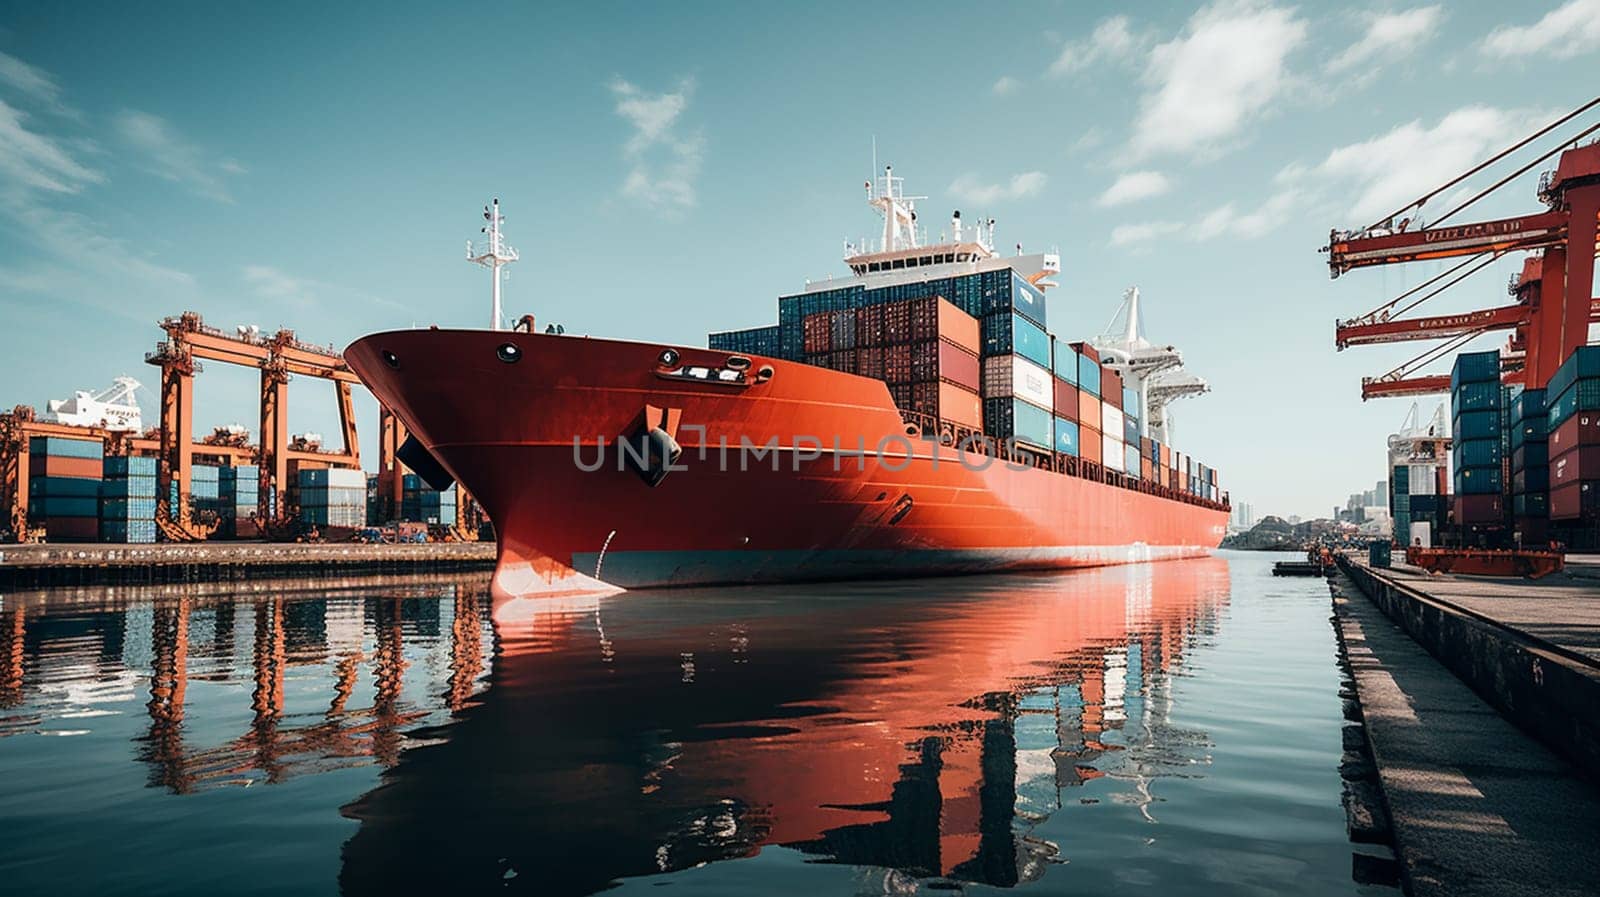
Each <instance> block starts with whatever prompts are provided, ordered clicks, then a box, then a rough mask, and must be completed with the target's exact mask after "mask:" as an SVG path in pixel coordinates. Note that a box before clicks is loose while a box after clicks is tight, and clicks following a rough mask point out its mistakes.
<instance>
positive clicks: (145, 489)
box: [100, 476, 156, 498]
mask: <svg viewBox="0 0 1600 897" xmlns="http://www.w3.org/2000/svg"><path fill="white" fill-rule="evenodd" d="M100 497H101V498H155V497H156V478H155V477H144V476H139V477H112V478H111V479H108V480H101V481H100Z"/></svg>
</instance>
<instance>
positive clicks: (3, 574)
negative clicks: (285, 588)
mask: <svg viewBox="0 0 1600 897" xmlns="http://www.w3.org/2000/svg"><path fill="white" fill-rule="evenodd" d="M494 561H495V545H494V543H493V542H430V543H423V544H405V545H365V544H360V543H355V542H321V543H315V542H314V543H267V542H199V543H194V544H186V545H173V544H157V545H95V544H85V545H5V546H0V591H7V590H16V589H34V588H53V587H60V586H79V585H125V584H147V583H174V582H227V581H238V580H245V579H266V578H272V579H287V578H295V577H322V578H329V577H344V576H352V575H358V574H359V575H367V574H410V573H443V572H470V571H481V570H491V569H493V568H494Z"/></svg>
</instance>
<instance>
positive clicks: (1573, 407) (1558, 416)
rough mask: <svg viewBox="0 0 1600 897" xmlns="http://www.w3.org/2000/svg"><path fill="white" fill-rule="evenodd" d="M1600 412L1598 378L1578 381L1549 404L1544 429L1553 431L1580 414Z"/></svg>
mask: <svg viewBox="0 0 1600 897" xmlns="http://www.w3.org/2000/svg"><path fill="white" fill-rule="evenodd" d="M1596 411H1600V378H1588V379H1584V380H1579V381H1577V382H1576V383H1573V384H1572V385H1571V386H1568V387H1567V389H1566V391H1565V392H1563V393H1561V395H1560V396H1559V397H1557V398H1555V399H1553V400H1551V402H1550V408H1549V410H1548V411H1547V412H1546V415H1545V420H1546V427H1547V428H1548V429H1549V430H1551V431H1554V430H1555V429H1556V428H1558V427H1560V426H1561V425H1562V424H1564V423H1566V422H1567V421H1568V420H1571V419H1572V416H1573V415H1575V414H1578V413H1580V412H1590V413H1591V414H1592V413H1593V412H1596Z"/></svg>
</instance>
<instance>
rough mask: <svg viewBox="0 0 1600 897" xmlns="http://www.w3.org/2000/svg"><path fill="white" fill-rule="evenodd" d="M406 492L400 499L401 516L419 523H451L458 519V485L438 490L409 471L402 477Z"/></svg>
mask: <svg viewBox="0 0 1600 897" xmlns="http://www.w3.org/2000/svg"><path fill="white" fill-rule="evenodd" d="M401 485H402V487H403V489H404V493H403V494H402V496H401V499H400V517H401V519H403V520H408V521H413V522H417V523H432V524H445V525H449V524H452V523H454V522H455V519H456V501H457V498H456V486H455V484H451V486H450V488H449V489H445V490H442V491H441V490H438V489H434V488H433V487H431V486H429V485H428V484H427V483H425V482H423V480H422V477H420V476H417V475H416V474H414V473H408V474H405V475H404V476H402V477H401Z"/></svg>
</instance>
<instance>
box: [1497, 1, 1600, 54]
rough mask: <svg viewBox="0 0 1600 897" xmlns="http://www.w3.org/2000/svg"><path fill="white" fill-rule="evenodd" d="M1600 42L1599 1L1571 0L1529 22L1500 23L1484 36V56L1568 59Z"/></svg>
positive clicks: (1588, 50) (1585, 51)
mask: <svg viewBox="0 0 1600 897" xmlns="http://www.w3.org/2000/svg"><path fill="white" fill-rule="evenodd" d="M1597 42H1600V0H1571V2H1570V3H1567V4H1565V5H1564V6H1559V7H1557V8H1555V9H1553V10H1551V11H1550V12H1548V13H1546V14H1545V16H1544V18H1542V19H1540V20H1539V21H1537V22H1534V23H1533V24H1532V25H1501V26H1500V27H1499V28H1496V29H1495V30H1493V31H1491V32H1489V36H1488V37H1486V38H1484V39H1483V45H1482V47H1481V49H1482V50H1483V52H1484V54H1485V55H1488V56H1494V57H1497V58H1501V59H1506V58H1513V57H1528V56H1538V57H1541V58H1545V59H1571V58H1572V57H1574V56H1577V55H1578V54H1580V53H1588V52H1592V51H1593V50H1594V48H1595V44H1596V43H1597Z"/></svg>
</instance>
